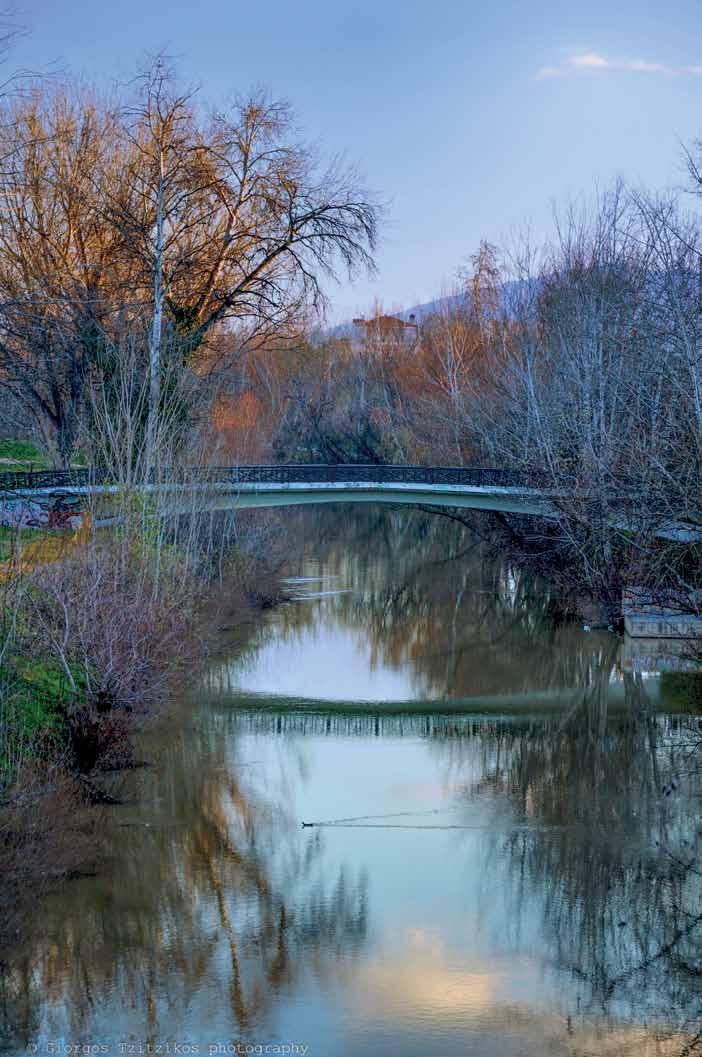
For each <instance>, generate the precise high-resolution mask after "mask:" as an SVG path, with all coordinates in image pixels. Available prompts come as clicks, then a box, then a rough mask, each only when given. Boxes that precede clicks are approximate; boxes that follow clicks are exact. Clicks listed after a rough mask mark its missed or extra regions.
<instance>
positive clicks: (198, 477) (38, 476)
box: [0, 463, 539, 492]
mask: <svg viewBox="0 0 702 1057" xmlns="http://www.w3.org/2000/svg"><path fill="white" fill-rule="evenodd" d="M160 482H162V483H167V484H169V485H173V484H175V485H195V484H204V485H206V484H212V485H215V484H220V485H228V484H231V485H237V484H240V485H244V484H281V485H285V484H343V483H350V484H366V483H368V484H407V485H411V484H417V485H457V486H461V485H463V486H465V487H472V488H486V487H487V488H538V487H539V482H538V481H537V479H536V475H534V474H525V473H522V472H520V471H518V470H502V469H492V468H487V467H474V466H399V465H395V464H382V463H373V464H367V465H365V464H360V463H283V464H279V465H276V464H268V465H253V466H205V467H201V466H197V467H190V466H183V467H178V468H175V469H174V468H169V469H167V470H164V471H163V473H156V474H152V475H150V476H149V478H148V479H147V480H145V481H139V482H135V484H148V483H151V484H158V483H160ZM111 484H114V481H113V480H112V479H111V478H110V476H109V474H104V473H101V472H100V471H99V470H96V469H72V470H34V471H27V472H21V471H20V472H11V473H0V491H5V492H7V491H20V490H22V491H23V490H33V489H49V490H51V489H67V490H70V489H78V488H88V487H91V486H93V487H103V486H105V487H106V486H109V485H111Z"/></svg>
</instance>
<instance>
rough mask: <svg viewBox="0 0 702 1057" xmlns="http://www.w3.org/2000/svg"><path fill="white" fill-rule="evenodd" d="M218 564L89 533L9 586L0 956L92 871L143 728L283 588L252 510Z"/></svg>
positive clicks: (3, 649) (0, 640)
mask: <svg viewBox="0 0 702 1057" xmlns="http://www.w3.org/2000/svg"><path fill="white" fill-rule="evenodd" d="M231 542H232V545H230V546H229V545H228V546H227V547H226V548H223V549H222V550H221V553H220V556H219V560H218V561H217V562H216V563H213V561H212V560H211V555H210V556H209V558H208V559H207V560H204V561H198V562H194V561H192V560H188V559H186V556H185V555H184V553H183V551H182V550H181V549H180V548H179V545H178V541H175V542H171V543H169V544H168V545H167V546H160V545H155V544H154V541H153V540H150V541H148V542H147V544H146V545H145V544H144V540H143V539H140V538H137V537H135V538H133V539H131V540H125V539H124V538H120V535H119V534H114V535H111V536H110V537H109V538H104V537H103V538H100V539H99V540H93V541H92V542H91V543H90V544H89V545H87V546H86V547H84V548H82V549H81V550H80V551H79V552H76V553H72V554H69V555H67V556H66V557H65V558H63V559H61V560H59V561H57V562H54V563H53V564H52V565H50V566H45V567H41V568H38V569H33V570H31V571H26V570H25V571H23V572H21V573H20V574H18V575H17V576H14V577H11V578H7V579H6V580H5V582H4V583H2V584H1V585H0V590H1V597H0V613H1V614H2V626H1V627H0V631H1V633H2V634H1V637H0V900H1V901H2V905H3V914H2V916H1V917H0V961H2V960H3V957H4V956H5V955H6V953H7V951H8V950H9V949H11V948H12V947H14V946H15V945H16V944H17V943H19V942H21V940H22V937H23V934H24V932H25V928H26V925H27V918H28V915H29V913H31V912H32V911H33V910H34V909H35V908H36V904H37V900H39V899H41V898H43V897H44V896H45V895H46V894H47V893H48V892H49V891H50V890H51V889H52V888H54V887H55V886H56V885H57V884H58V883H59V882H61V881H63V880H66V879H67V878H70V877H75V876H80V875H83V874H85V873H91V872H92V871H94V870H95V869H97V868H98V866H99V863H100V859H101V855H102V835H103V833H104V824H105V818H104V814H103V813H104V811H105V810H106V807H107V805H110V804H116V803H119V802H120V800H121V794H120V791H119V776H120V775H121V774H123V773H124V772H126V771H129V770H132V769H134V768H135V767H140V766H144V765H147V766H148V763H149V761H148V760H146V761H144V760H142V759H140V758H139V756H138V754H137V751H136V749H135V738H136V737H137V735H139V734H140V733H141V732H143V731H144V729H145V728H147V727H148V726H150V725H152V724H153V723H154V722H155V721H157V720H159V719H161V718H163V717H164V716H165V715H167V713H168V711H169V709H170V708H171V706H172V703H173V701H174V699H175V698H176V697H177V696H178V695H180V694H181V693H182V690H183V688H184V687H186V686H187V685H188V682H189V681H190V680H192V679H193V678H195V677H196V676H197V674H198V673H199V672H200V671H201V670H202V666H203V664H204V663H205V662H206V660H207V658H208V656H209V655H210V651H211V649H212V646H213V644H214V643H215V642H216V641H217V637H218V635H219V634H220V630H221V627H222V626H225V627H226V628H228V629H231V628H232V627H236V628H237V629H238V633H239V634H240V635H241V636H242V638H245V637H246V636H247V635H248V634H250V629H251V628H252V627H253V626H254V625H255V622H256V619H257V615H258V614H259V613H260V612H261V611H262V610H264V609H266V608H268V607H270V606H271V605H274V604H275V603H276V602H277V601H278V599H279V597H280V591H279V587H278V584H277V581H276V575H275V567H276V562H277V561H278V560H279V549H276V548H275V547H271V545H270V539H269V535H268V533H267V532H266V531H261V528H260V525H256V522H255V519H250V520H249V523H248V524H245V525H244V526H243V530H240V531H239V532H238V534H237V539H236V541H235V542H234V541H231Z"/></svg>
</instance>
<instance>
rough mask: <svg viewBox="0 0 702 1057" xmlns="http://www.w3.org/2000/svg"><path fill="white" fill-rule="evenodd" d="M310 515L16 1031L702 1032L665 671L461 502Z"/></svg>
mask: <svg viewBox="0 0 702 1057" xmlns="http://www.w3.org/2000/svg"><path fill="white" fill-rule="evenodd" d="M294 517H295V519H296V532H295V534H294V536H293V539H294V540H295V541H296V542H295V543H294V545H291V550H292V552H293V554H292V557H291V561H290V567H289V569H288V570H287V571H286V572H287V587H288V590H289V591H290V593H291V595H292V597H293V601H291V602H290V603H289V604H287V605H285V606H282V607H280V608H278V609H277V610H276V611H275V612H273V613H272V614H271V615H270V616H269V617H268V618H267V619H265V620H264V621H262V622H261V625H260V627H259V628H258V629H257V631H256V633H255V635H254V638H253V640H252V642H250V643H249V644H248V645H247V646H246V648H244V649H243V650H242V648H241V647H240V646H236V647H235V646H233V645H232V647H231V648H226V646H225V648H223V649H222V651H221V654H220V656H219V657H218V658H217V659H216V660H215V661H214V662H213V664H212V666H211V669H210V671H209V672H208V673H207V674H206V677H205V678H204V680H203V682H202V685H200V686H199V687H198V689H197V692H196V694H195V702H196V707H195V708H194V710H191V711H190V712H188V713H187V714H186V715H187V718H186V721H185V722H184V723H182V724H181V723H180V722H178V723H171V724H170V726H169V728H168V729H164V730H161V731H159V732H158V733H157V734H155V735H151V736H150V737H149V739H148V744H147V748H148V752H149V753H150V754H151V755H152V756H155V766H154V767H153V768H150V769H149V770H147V771H145V772H142V773H141V774H140V775H139V776H132V778H131V779H130V781H132V782H134V783H136V784H137V788H136V789H135V790H134V792H135V793H136V794H137V796H135V797H134V798H133V800H132V802H131V803H130V804H129V805H128V806H125V807H123V808H119V809H116V810H115V812H114V813H113V815H112V816H111V817H112V823H111V826H112V828H111V829H110V834H109V838H108V839H109V845H110V857H109V861H108V863H107V865H106V867H105V869H104V870H103V871H102V872H101V875H100V876H99V877H97V878H92V879H90V878H86V879H83V880H80V881H75V882H73V883H71V884H69V885H68V886H66V887H65V888H64V889H63V891H62V892H61V893H59V895H58V896H57V897H56V898H54V899H52V900H51V901H50V903H49V905H48V906H47V907H44V908H42V910H41V914H42V922H41V926H42V927H41V932H40V934H38V935H37V938H36V940H35V942H34V943H33V944H32V945H31V947H30V949H29V950H28V951H26V952H24V954H23V956H22V957H21V958H20V959H19V960H18V962H17V964H16V966H15V967H14V968H13V971H12V972H11V974H10V975H9V977H8V978H7V979H6V980H5V982H4V985H3V993H2V1016H3V1022H2V1030H3V1032H4V1034H5V1036H6V1038H7V1039H8V1040H9V1048H10V1051H11V1052H16V1053H18V1054H19V1053H28V1052H34V1053H37V1052H40V1053H41V1052H45V1053H61V1052H63V1053H65V1052H71V1051H68V1050H67V1048H68V1047H70V1046H84V1047H85V1046H89V1047H92V1049H91V1050H90V1051H88V1050H84V1051H83V1052H93V1053H98V1052H101V1053H110V1054H129V1053H149V1052H161V1053H167V1052H170V1053H178V1052H181V1053H194V1052H197V1053H201V1054H208V1055H211V1054H217V1053H247V1052H248V1053H307V1054H310V1055H312V1057H337V1055H338V1057H346V1055H348V1057H351V1055H354V1057H356V1055H369V1057H373V1055H376V1054H377V1055H381V1054H382V1055H388V1057H389V1055H393V1057H395V1055H405V1057H414V1055H417V1057H419V1055H422V1057H449V1055H471V1057H472V1055H475V1057H492V1055H495V1057H513V1055H514V1057H516V1055H525V1057H531V1055H534V1057H542V1055H573V1057H575V1055H585V1054H588V1055H593V1057H594V1055H605V1054H606V1055H610V1054H612V1055H614V1054H617V1055H619V1054H632V1055H634V1054H636V1055H649V1054H650V1055H653V1054H656V1055H667V1054H671V1055H672V1054H676V1055H677V1054H680V1055H682V1054H683V1053H690V1054H692V1053H694V1052H697V1051H696V1048H695V1047H696V1046H697V1045H698V1042H699V1037H698V1035H697V1033H698V1031H699V1030H700V1026H701V1021H700V1013H701V1011H702V984H701V981H702V949H701V948H702V944H701V940H702V901H701V900H700V895H701V894H702V893H701V887H700V876H701V875H700V872H699V869H700V868H701V867H700V861H699V859H698V855H697V852H698V843H699V842H700V841H701V840H702V831H699V829H698V827H699V823H700V783H699V781H698V778H697V755H698V740H699V736H700V724H699V719H698V717H697V716H696V715H694V714H691V709H690V707H689V706H686V705H685V696H684V693H682V694H681V690H680V687H679V686H678V685H677V684H676V683H675V680H672V681H671V680H665V679H664V680H663V681H662V682H661V681H660V680H658V679H646V678H644V677H641V676H634V675H632V674H628V673H625V672H623V671H622V669H621V667H620V653H621V651H620V643H619V641H618V639H617V638H616V637H614V636H612V635H608V634H606V633H589V634H588V633H585V632H583V631H582V629H581V628H579V627H578V626H573V625H567V626H560V627H558V626H555V625H554V623H553V621H552V619H551V616H550V614H551V612H552V606H551V600H550V598H549V594H548V590H547V588H546V587H545V586H544V585H543V584H540V583H538V582H536V581H535V580H534V579H533V578H531V577H530V576H527V575H525V574H524V573H520V572H519V571H518V570H516V569H513V568H510V566H509V564H508V563H506V562H504V561H502V562H500V561H498V560H495V559H494V558H490V557H488V555H487V552H486V549H485V548H484V546H483V545H482V544H481V543H480V541H478V540H476V539H475V538H473V537H471V536H470V535H469V533H467V532H466V531H465V530H464V529H462V528H461V527H460V526H458V525H456V524H453V523H451V522H449V521H447V520H445V519H438V518H431V517H429V516H427V515H424V514H421V513H418V512H416V513H415V512H411V511H407V510H404V511H393V510H389V509H387V508H386V509H383V508H378V509H375V508H366V509H364V510H348V509H347V510H343V509H339V510H336V511H333V510H331V511H330V510H325V511H323V512H322V513H321V514H320V512H319V511H313V510H309V511H306V512H296V513H295V515H294ZM683 689H684V688H683ZM671 786H672V787H674V788H671ZM303 823H305V824H306V825H304V826H303ZM52 1047H53V1048H52ZM266 1047H268V1048H267V1049H266ZM72 1052H77V1051H75V1050H74V1051H72Z"/></svg>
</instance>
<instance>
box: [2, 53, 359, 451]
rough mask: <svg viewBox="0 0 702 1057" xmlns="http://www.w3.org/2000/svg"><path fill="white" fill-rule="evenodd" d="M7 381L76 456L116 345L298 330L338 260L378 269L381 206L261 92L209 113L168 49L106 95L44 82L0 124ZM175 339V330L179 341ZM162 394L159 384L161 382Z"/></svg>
mask: <svg viewBox="0 0 702 1057" xmlns="http://www.w3.org/2000/svg"><path fill="white" fill-rule="evenodd" d="M0 159H2V163H1V165H0V198H1V204H0V258H1V259H0V381H2V383H3V384H4V385H5V386H6V387H7V388H9V389H11V390H12V391H13V393H15V394H16V395H17V396H18V397H19V398H20V399H21V400H22V402H23V403H24V405H25V407H26V409H27V412H28V414H30V415H32V416H33V417H34V418H35V419H36V420H37V421H38V422H39V423H40V425H41V427H42V428H43V430H44V433H45V436H46V438H47V441H49V442H51V443H52V444H53V446H54V447H55V449H56V450H57V451H58V453H59V454H60V456H61V458H62V459H63V460H64V461H66V460H67V459H68V458H69V457H70V453H71V451H72V449H73V447H74V445H75V440H76V434H77V429H78V421H79V418H80V415H81V413H82V409H83V403H84V399H85V389H86V382H87V377H88V374H89V371H90V369H91V368H92V367H93V366H94V364H95V362H96V360H97V359H98V357H99V352H100V349H101V348H102V347H103V346H104V345H105V343H114V342H115V341H117V340H118V339H119V337H120V336H121V335H123V334H124V331H125V329H127V328H129V329H131V330H133V331H135V330H141V331H142V332H143V335H144V342H145V345H146V346H148V350H149V358H150V362H151V365H152V383H153V382H154V378H153V374H154V373H156V375H158V370H157V365H158V362H159V352H160V345H161V340H162V335H163V334H164V333H165V332H170V333H171V334H172V335H173V337H174V338H177V339H178V344H179V347H180V355H181V357H182V359H183V361H184V362H187V363H188V364H189V365H190V366H193V365H196V364H197V362H198V357H199V350H201V349H202V347H203V343H204V342H205V341H206V339H208V337H209V336H210V335H211V334H212V333H213V331H214V329H215V328H221V327H223V326H225V327H227V326H228V327H232V326H236V327H237V332H238V334H239V340H240V342H241V341H246V340H248V341H251V340H252V339H253V338H254V337H256V336H258V337H260V336H261V335H263V334H270V333H271V332H272V331H279V330H281V329H282V328H284V327H286V326H290V325H291V323H292V321H294V320H295V319H296V318H298V317H299V316H300V314H301V313H302V312H303V311H304V310H305V309H306V308H307V307H308V306H310V305H312V306H315V307H320V306H321V305H322V303H323V301H324V293H323V288H322V285H321V284H322V281H323V280H324V279H325V278H329V277H332V276H334V275H335V274H336V272H337V269H338V268H340V267H341V268H344V269H346V270H348V272H350V273H354V272H355V271H357V270H358V269H359V268H372V265H373V259H372V253H373V250H374V247H375V243H376V235H377V220H378V208H377V205H376V203H375V202H374V200H373V198H372V196H371V195H370V194H369V193H368V192H367V191H365V190H364V189H363V187H362V186H361V183H360V181H359V179H358V178H357V176H356V174H355V173H354V172H353V170H351V169H350V168H348V167H347V166H345V165H344V164H342V163H341V162H339V161H333V162H332V163H331V164H329V165H327V166H326V167H325V166H323V165H321V164H320V162H319V161H318V159H317V158H316V157H315V155H314V152H313V151H312V150H311V149H309V148H308V147H307V146H305V145H304V144H300V143H299V142H298V141H297V138H296V135H295V132H294V122H293V115H292V113H291V111H290V109H289V108H288V107H287V106H286V105H284V104H281V103H277V102H274V101H271V100H269V99H268V98H267V97H266V96H265V95H263V94H261V93H257V94H254V95H253V96H250V97H248V98H245V99H241V100H239V101H237V102H235V103H233V104H232V105H231V106H230V107H228V108H227V109H226V110H221V111H206V110H205V108H204V107H203V106H202V105H201V103H200V100H199V99H198V97H197V95H196V94H194V93H189V92H185V91H182V90H181V89H180V87H179V86H178V83H177V80H176V78H175V77H174V75H173V74H172V73H171V72H170V71H169V69H168V68H167V65H166V63H165V62H164V61H163V60H157V61H156V62H155V63H154V65H153V66H152V67H151V68H150V69H149V70H148V71H147V73H146V74H144V76H142V77H141V78H139V79H138V80H137V81H136V82H135V83H134V85H132V86H131V88H130V92H129V97H128V98H127V99H123V98H118V99H114V100H108V101H105V100H103V99H99V98H97V97H96V96H94V95H92V94H91V93H89V92H86V91H84V90H72V89H65V88H64V89H61V90H55V89H53V88H47V87H45V86H41V85H40V86H38V87H36V88H35V89H34V90H33V91H32V92H31V93H29V95H27V96H22V97H20V98H15V99H13V100H11V101H9V102H7V103H6V105H5V107H4V113H3V115H2V121H1V122H0ZM171 344H172V343H171ZM152 396H153V397H154V398H155V399H157V398H158V389H157V388H156V389H154V390H152Z"/></svg>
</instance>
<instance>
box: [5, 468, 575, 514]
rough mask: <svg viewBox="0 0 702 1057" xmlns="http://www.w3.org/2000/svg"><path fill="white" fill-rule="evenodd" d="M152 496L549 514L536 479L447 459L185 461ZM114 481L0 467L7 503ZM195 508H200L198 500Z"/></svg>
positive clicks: (81, 492)
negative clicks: (398, 462)
mask: <svg viewBox="0 0 702 1057" xmlns="http://www.w3.org/2000/svg"><path fill="white" fill-rule="evenodd" d="M139 487H140V488H141V489H143V490H144V491H151V492H154V493H155V494H157V495H158V497H159V505H160V506H162V507H164V508H166V509H169V510H187V508H188V500H190V501H191V503H192V497H193V496H194V495H196V496H200V495H201V496H202V503H203V504H204V505H205V506H206V508H207V509H220V508H225V507H232V506H236V507H241V508H246V507H258V506H290V505H298V504H309V503H337V502H356V503H358V502H366V503H368V502H374V503H377V502H382V503H402V504H414V505H416V504H432V505H435V506H453V507H456V506H461V507H472V508H474V509H477V510H501V511H504V512H507V513H522V514H541V515H542V516H549V515H551V516H553V515H554V514H555V509H554V506H553V504H552V502H551V500H550V498H549V496H548V494H546V493H544V492H543V491H540V490H539V487H538V481H536V479H535V478H533V477H526V476H525V475H524V474H520V473H517V472H514V471H510V470H497V469H482V468H473V467H452V466H389V465H365V466H364V465H356V464H338V465H326V464H315V465H310V464H287V465H280V466H234V467H231V466H227V467H205V468H200V467H198V468H190V467H184V468H181V469H179V470H178V471H177V472H176V473H169V474H168V475H167V476H166V479H164V480H163V481H153V482H151V483H146V484H141V485H139ZM118 490H119V486H117V485H115V484H114V483H113V482H111V481H110V480H109V478H105V477H102V476H100V474H99V473H97V472H96V471H94V470H89V469H85V470H65V471H54V470H45V471H40V472H35V473H5V474H0V496H2V497H3V502H4V504H5V505H7V504H8V503H16V502H19V503H22V502H24V503H33V504H37V505H39V506H41V507H42V508H44V509H46V510H51V509H56V508H61V507H62V506H69V507H70V506H80V505H81V504H84V503H85V502H86V501H87V500H88V499H89V498H91V497H97V496H109V495H110V494H111V493H114V492H116V491H118ZM198 506H199V509H202V505H200V501H199V500H198Z"/></svg>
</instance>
